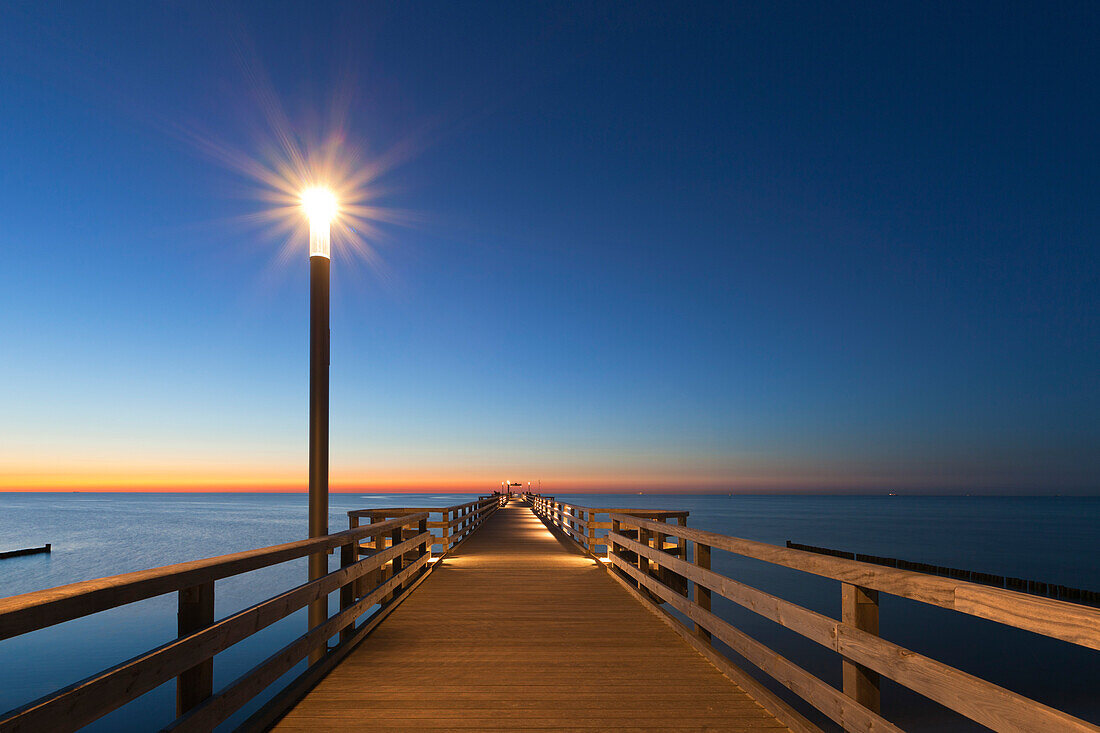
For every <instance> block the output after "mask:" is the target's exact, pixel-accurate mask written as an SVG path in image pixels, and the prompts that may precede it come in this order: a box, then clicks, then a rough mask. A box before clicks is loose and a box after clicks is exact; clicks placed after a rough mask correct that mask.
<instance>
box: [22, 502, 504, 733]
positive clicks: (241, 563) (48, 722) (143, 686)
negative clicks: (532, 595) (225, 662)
mask: <svg viewBox="0 0 1100 733" xmlns="http://www.w3.org/2000/svg"><path fill="white" fill-rule="evenodd" d="M501 504H502V501H501V500H500V499H499V498H497V497H489V498H487V499H479V500H478V501H476V502H471V503H469V504H464V505H461V506H460V507H443V508H426V509H421V510H416V509H414V510H404V509H400V510H389V509H382V510H365V511H368V512H383V513H386V512H389V513H391V514H394V515H395V516H393V517H392V518H388V519H379V520H377V521H375V520H374V518H373V517H372V521H371V523H370V524H367V525H364V526H353V527H351V528H350V529H347V530H345V531H342V532H336V533H333V534H330V535H327V536H324V537H317V538H313V539H307V540H299V541H297V542H288V543H285V544H281V545H274V546H271V547H264V548H260V549H256V550H247V551H244V552H237V553H233V554H230V555H222V556H219V557H211V558H206V559H202V560H195V561H192V562H185V563H179V564H176V565H167V566H164V567H159V568H151V569H149V570H141V571H137V572H132V573H125V574H122V575H115V576H111V577H106V578H98V579H95V580H89V581H83V582H80V583H72V584H69V585H64V586H59V587H57V588H50V589H47V590H41V591H35V592H32V593H24V594H22V595H17V596H11V597H8V598H0V640H2V639H7V638H11V637H14V636H19V635H22V634H26V633H30V632H33V631H36V630H39V629H42V628H46V627H49V626H54V625H56V624H60V623H64V622H66V621H70V620H73V619H78V618H81V617H84V616H88V615H91V614H95V613H99V612H102V611H106V610H109V609H112V608H117V607H120V606H125V605H127V604H130V603H135V602H137V601H141V600H145V599H148V598H153V597H156V596H161V595H164V594H167V593H173V592H174V593H178V594H179V599H178V604H179V610H178V619H179V621H178V637H177V638H176V639H174V640H172V641H170V642H168V643H166V644H163V645H161V646H159V647H156V648H155V649H152V650H149V651H148V652H145V653H143V654H140V655H138V656H136V657H134V658H132V659H129V660H127V661H124V662H122V663H120V664H117V665H115V666H113V667H110V668H108V669H105V670H103V671H101V672H98V673H96V674H94V675H92V676H90V677H87V678H85V679H83V680H80V681H79V682H76V683H74V684H71V685H68V686H67V687H63V688H61V689H59V690H57V691H55V692H53V693H51V694H49V695H46V696H44V697H42V698H40V699H38V700H35V701H33V702H30V703H28V704H26V705H23V706H21V707H18V708H16V709H14V710H10V711H8V712H7V713H4V714H3V715H0V733H17V732H22V731H34V732H37V731H44V730H49V731H70V730H77V729H78V728H81V727H83V726H85V725H87V724H89V723H91V722H93V721H95V720H97V719H99V718H101V717H102V716H104V715H106V714H107V713H109V712H111V711H113V710H116V709H117V708H120V707H122V706H123V705H125V704H126V703H128V702H130V701H132V700H134V699H135V698H137V697H139V696H141V695H143V694H145V693H146V692H148V691H150V690H152V689H154V688H156V687H158V686H159V685H161V684H163V683H165V682H169V681H171V680H172V679H173V678H175V679H176V719H175V720H174V721H173V722H171V724H170V725H169V726H168V727H167V728H166V730H172V731H185V730H186V731H205V730H210V729H212V728H213V727H215V726H216V725H218V724H220V723H222V722H223V721H225V720H226V719H227V718H229V717H230V716H231V715H233V714H234V713H236V712H237V711H238V710H240V709H241V708H242V707H243V706H244V705H246V704H247V703H248V702H249V701H250V700H252V699H253V698H255V697H256V696H257V695H258V694H260V693H261V692H263V691H264V690H266V689H267V688H268V687H269V686H270V685H271V684H272V683H274V682H275V681H277V680H278V679H279V678H280V677H282V676H283V675H284V674H286V673H287V672H288V671H290V670H291V669H293V668H294V666H295V665H297V664H298V663H299V662H301V661H302V660H303V659H306V658H307V657H309V656H310V655H311V653H314V654H316V653H319V654H320V657H319V659H317V660H316V661H314V659H313V658H311V660H310V661H311V663H310V666H309V667H308V668H307V669H306V670H305V672H303V673H302V674H301V675H300V676H299V677H297V678H296V679H295V680H294V681H292V682H291V683H290V684H288V685H287V686H286V687H285V688H284V689H283V690H281V691H280V692H279V693H278V694H276V695H275V697H274V698H272V699H271V700H270V701H268V702H267V703H266V704H265V705H264V706H262V707H261V708H260V709H259V710H258V711H256V712H255V713H254V714H253V715H251V716H250V717H249V718H248V720H246V721H245V722H244V723H243V724H242V725H241V726H240V728H241V729H244V730H258V729H263V728H265V727H266V726H267V725H269V724H270V723H272V722H273V721H274V720H276V719H277V718H278V717H279V715H281V714H282V712H283V711H284V710H285V709H286V708H287V707H288V706H289V705H291V704H293V702H294V701H295V700H296V699H297V697H298V696H300V695H301V694H302V693H304V692H305V691H306V690H307V689H308V688H309V686H310V685H312V684H313V683H315V682H316V680H317V679H319V677H320V676H321V675H323V674H324V673H325V672H327V671H328V670H329V669H331V668H332V667H333V666H335V664H336V662H338V661H339V660H340V659H342V658H343V657H344V656H345V655H346V654H347V652H348V651H350V650H351V648H352V647H354V646H355V645H356V644H358V643H359V641H361V640H362V639H363V637H364V636H365V635H366V634H367V633H369V632H370V631H371V630H372V629H373V628H374V627H375V626H377V624H378V623H379V622H380V621H381V620H382V619H383V618H384V617H385V616H386V615H388V614H389V612H390V611H392V610H393V608H394V607H396V605H397V604H398V603H399V602H400V601H401V600H403V599H404V598H405V597H406V596H407V595H408V594H409V593H410V592H412V590H413V589H414V588H415V587H416V586H418V585H419V584H420V583H421V582H422V581H423V580H424V578H425V577H426V576H427V574H428V572H430V570H431V568H432V564H431V560H432V559H433V557H432V552H431V546H432V543H433V541H435V540H436V539H437V538H436V537H435V536H433V535H432V533H431V532H430V531H429V528H428V524H429V522H428V518H429V515H430V514H431V513H433V512H443V513H444V514H455V515H456V516H462V517H464V518H465V519H464V520H463V523H462V525H461V527H462V534H461V535H460V537H461V538H463V539H464V538H465V537H468V536H469V534H470V533H471V532H473V531H474V530H475V529H476V528H477V527H479V526H480V525H481V524H482V522H484V520H485V519H486V518H487V517H488V516H489V515H491V514H492V513H493V511H495V510H496V508H497V507H499V506H500V505H501ZM452 537H459V535H457V534H455V535H452ZM364 541H366V542H367V543H368V545H369V546H368V547H366V548H364V546H363V545H362V544H361V543H363V542H364ZM458 541H461V540H460V539H454V541H452V542H451V543H450V544H449V546H448V547H446V548H445V550H444V554H445V553H446V552H447V551H448V550H449V549H451V548H453V547H454V546H455V545H456V544H457V542H458ZM336 548H339V549H340V567H339V568H338V569H336V570H334V571H332V572H329V573H328V574H326V575H324V576H322V577H320V578H318V579H316V580H312V581H309V582H307V583H304V584H302V585H299V586H296V587H294V588H291V589H289V590H287V591H285V592H283V593H280V594H278V595H276V596H274V597H272V598H268V599H267V600H264V601H262V602H260V603H257V604H255V605H253V606H251V607H250V608H247V609H244V610H242V611H239V612H237V613H234V614H231V615H229V616H227V617H225V618H222V619H220V620H217V619H216V618H215V613H214V584H215V581H218V580H222V579H224V578H229V577H232V576H237V575H240V574H242V573H247V572H250V571H253V570H259V569H261V568H266V567H270V566H273V565H278V564H280V563H284V562H287V561H290V560H295V559H298V558H302V557H306V556H308V555H313V554H317V553H327V552H329V551H332V550H335V549H336ZM337 591H339V594H340V595H339V601H340V602H339V610H338V612H337V613H336V614H335V615H332V616H330V617H328V618H327V619H326V620H325V621H323V622H322V623H321V624H319V625H317V626H315V627H313V628H310V629H308V630H307V632H306V633H305V634H303V635H301V636H299V637H298V638H296V639H294V640H293V641H292V642H290V643H289V644H287V645H286V646H284V647H283V648H281V649H279V650H278V651H276V652H275V653H274V654H272V655H270V656H268V657H267V658H266V659H264V660H263V661H262V662H260V663H259V664H258V665H257V666H255V667H253V668H252V669H251V670H249V671H248V672H246V673H245V674H244V675H242V676H240V677H239V678H237V679H236V680H233V681H232V682H230V683H229V684H228V685H226V686H225V687H223V688H222V689H220V690H219V691H217V692H216V693H215V691H214V689H213V680H214V675H213V670H214V657H215V655H217V654H218V653H219V652H222V651H224V650H226V649H228V648H229V647H231V646H233V645H234V644H237V643H238V642H240V641H242V640H244V639H246V638H248V637H249V636H251V635H253V634H255V633H257V632H258V631H260V630H262V629H264V628H267V627H269V626H271V625H272V624H274V623H276V622H277V621H280V620H281V619H284V618H286V617H287V616H289V615H290V614H292V613H294V612H295V611H297V610H299V609H302V608H305V607H306V606H308V605H309V604H310V603H313V602H316V601H325V603H326V604H327V599H328V598H329V595H330V594H331V593H334V592H337ZM375 606H377V608H376V609H375V610H374V611H373V612H371V609H372V608H374V607H375ZM367 613H370V615H369V616H367V617H366V618H364V619H362V620H361V621H358V619H360V617H362V616H364V614H367ZM336 636H338V638H339V643H338V644H337V645H336V646H335V647H333V648H331V649H330V648H329V647H328V642H329V640H330V639H331V638H333V637H336Z"/></svg>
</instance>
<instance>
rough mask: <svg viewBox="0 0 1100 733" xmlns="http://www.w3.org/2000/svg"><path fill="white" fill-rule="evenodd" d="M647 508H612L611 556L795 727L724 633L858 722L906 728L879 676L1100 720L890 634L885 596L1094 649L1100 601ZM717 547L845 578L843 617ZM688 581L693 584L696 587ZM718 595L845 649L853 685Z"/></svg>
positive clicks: (551, 509)
mask: <svg viewBox="0 0 1100 733" xmlns="http://www.w3.org/2000/svg"><path fill="white" fill-rule="evenodd" d="M533 503H535V504H536V506H539V507H540V509H539V511H540V512H542V513H543V516H547V517H554V518H555V523H557V522H562V521H564V522H566V523H568V522H570V521H571V516H572V513H571V512H572V509H568V508H563V507H564V505H558V506H557V507H555V506H554V503H553V502H552V501H551V502H549V503H547V502H546V501H545V500H538V499H533ZM563 513H564V514H563ZM639 514H640V512H636V511H629V512H627V511H619V512H612V513H611V514H610V520H611V524H612V527H611V530H610V532H609V533H608V535H607V538H606V540H605V541H606V542H609V543H610V552H609V555H608V557H607V558H606V559H605V562H606V565H605V567H607V569H608V570H609V572H611V574H612V576H613V577H615V578H616V579H618V580H619V582H621V583H623V584H624V585H625V586H627V587H628V588H630V589H631V590H633V591H635V592H638V597H639V598H640V599H642V600H644V601H648V602H650V607H651V610H653V611H654V612H655V613H657V614H658V615H660V616H661V617H662V618H663V620H665V621H666V623H668V624H669V625H670V626H672V627H673V628H675V629H677V631H679V632H680V634H681V636H683V637H684V639H685V640H687V641H688V642H689V643H691V644H692V645H693V646H695V647H696V649H698V650H699V651H700V652H701V653H703V655H704V656H706V657H707V658H708V659H710V660H711V661H712V662H714V663H715V664H716V665H718V666H719V667H720V668H721V669H722V670H723V671H724V672H726V674H727V675H728V676H730V677H731V678H733V679H734V680H735V681H738V682H739V683H743V686H744V687H746V688H747V690H748V691H750V694H753V695H754V696H757V698H758V699H759V700H761V702H762V703H764V704H765V705H766V706H767V703H768V702H769V696H770V702H772V703H774V708H775V709H773V712H775V713H777V714H779V717H780V718H781V719H782V720H783V722H784V723H786V724H787V725H789V726H790V727H791V728H792V729H794V730H798V731H812V730H818V729H817V727H816V726H814V725H813V724H811V723H810V722H809V721H808V720H806V719H805V718H804V717H802V716H801V715H800V714H798V713H797V712H796V711H794V709H793V708H791V707H790V706H789V705H787V704H786V703H785V702H783V701H782V700H780V699H779V698H778V697H776V696H774V695H771V694H770V693H768V692H766V690H764V688H762V686H760V685H759V684H758V683H756V682H755V680H753V678H751V677H750V676H749V675H747V674H746V673H745V672H743V671H742V670H740V669H739V668H737V667H736V666H734V665H733V664H732V663H730V662H729V660H727V659H726V658H725V657H724V655H721V654H720V653H719V652H718V650H717V649H716V648H715V647H714V646H713V642H714V640H718V641H721V642H722V643H723V644H725V645H726V646H728V647H729V648H730V649H732V650H733V651H734V652H736V653H737V654H738V655H740V656H741V657H743V658H744V659H746V660H748V661H749V662H751V663H752V664H754V665H755V666H756V667H758V668H759V669H760V670H762V671H763V672H765V673H766V674H768V675H770V676H771V677H773V678H774V679H776V680H777V681H778V682H780V683H781V684H783V685H784V686H786V687H787V688H788V689H790V690H792V691H793V692H794V693H796V694H797V695H798V696H800V697H801V698H803V699H804V700H806V701H807V702H808V703H810V704H811V705H812V706H813V707H814V708H816V709H817V710H819V711H821V712H822V713H824V714H825V715H827V716H828V717H829V718H831V719H832V720H834V721H835V722H837V723H838V724H840V725H841V726H842V727H843V728H844V729H845V730H848V731H864V732H871V731H874V732H878V731H899V730H900V729H899V728H898V727H897V726H895V725H894V724H893V723H891V722H889V721H888V720H886V719H884V718H883V717H882V716H881V715H880V712H881V711H880V704H879V676H880V675H882V676H885V677H889V678H890V679H892V680H894V681H895V682H898V683H899V684H901V685H904V686H905V687H908V688H909V689H911V690H914V691H916V692H918V693H920V694H922V695H924V696H925V697H927V698H929V699H932V700H934V701H936V702H938V703H940V704H941V705H944V706H946V707H948V708H950V709H952V710H955V711H957V712H959V713H961V714H962V715H965V716H966V717H968V718H970V719H971V720H974V721H976V722H978V723H980V724H982V725H984V726H986V727H988V728H991V729H993V730H995V731H1018V732H1020V733H1022V732H1023V731H1093V732H1095V731H1100V727H1098V726H1096V725H1093V724H1092V723H1089V722H1087V721H1084V720H1081V719H1079V718H1076V717H1074V716H1072V715H1069V714H1068V713H1065V712H1062V711H1059V710H1056V709H1054V708H1051V707H1049V706H1047V705H1044V704H1042V703H1039V702H1037V701H1035V700H1031V699H1029V698H1026V697H1024V696H1022V695H1019V694H1017V693H1014V692H1012V691H1010V690H1007V689H1005V688H1003V687H1000V686H998V685H995V684H993V683H991V682H987V681H985V680H982V679H979V678H977V677H974V676H972V675H969V674H967V673H965V672H962V671H960V670H958V669H955V668H954V667H951V666H949V665H947V664H944V663H941V662H938V661H936V660H934V659H930V658H928V657H926V656H924V655H921V654H918V653H916V652H914V651H911V650H909V649H905V648H903V647H901V646H898V645H897V644H894V643H891V642H889V641H887V640H885V639H883V638H881V637H880V636H879V635H878V625H879V618H878V615H879V614H878V610H879V606H878V597H879V593H888V594H892V595H896V596H900V597H902V598H908V599H911V600H914V601H919V602H922V603H927V604H931V605H934V606H940V607H942V608H946V609H950V610H953V611H957V612H959V613H964V614H969V615H972V616H977V617H979V618H983V619H989V620H992V621H997V622H999V623H1002V624H1005V625H1008V626H1012V627H1015V628H1019V629H1026V630H1028V631H1032V632H1034V633H1037V634H1042V635H1044V636H1048V637H1051V638H1055V639H1060V640H1062V641H1066V642H1069V643H1072V644H1077V645H1081V646H1084V647H1088V648H1091V649H1096V650H1100V609H1096V608H1091V607H1088V606H1081V605H1078V604H1074V603H1068V602H1065V601H1057V600H1053V599H1048V598H1041V597H1037V596H1032V595H1027V594H1024V593H1017V592H1015V591H1010V590H1004V589H999V588H992V587H988V586H983V585H978V584H976V583H969V582H965V581H960V580H956V579H950V578H943V577H939V576H934V575H926V574H923V573H917V572H912V571H908V570H899V569H896V568H890V567H883V566H879V565H872V564H869V563H863V562H857V561H854V560H847V559H843V558H837V557H830V556H825V555H819V554H815V553H811V552H804V551H801V550H792V549H787V548H785V547H779V546H776V545H769V544H765V543H763V542H755V541H752V540H745V539H739V538H737V537H729V536H726V535H721V534H716V533H714V532H704V531H701V530H698V529H689V528H688V527H686V526H683V525H682V524H680V523H678V524H670V523H668V522H663V521H653V520H652V519H648V518H642V517H640V516H639ZM558 526H561V525H560V524H559V525H558ZM563 529H564V527H563ZM565 531H566V532H567V533H569V530H565ZM570 536H574V535H572V534H570ZM666 538H675V540H676V542H675V543H669V542H667V541H666ZM582 544H583V543H582ZM689 544H690V547H687V545H689ZM673 548H675V551H673ZM714 550H722V551H726V552H730V553H733V554H735V555H739V556H742V557H748V558H753V559H755V560H761V561H764V562H768V563H772V564H775V565H780V566H783V567H787V568H793V569H795V570H800V571H803V572H806V573H812V574H814V575H818V576H821V577H825V578H831V579H833V580H836V581H838V582H839V583H840V596H841V604H842V606H841V607H842V611H841V618H840V619H839V620H837V619H834V618H830V617H828V616H825V615H822V614H820V613H816V612H814V611H811V610H809V609H806V608H803V607H801V606H798V605H796V604H794V603H791V602H789V601H785V600H783V599H782V598H779V597H777V596H774V595H771V594H769V593H765V592H763V591H760V590H757V589H756V588H753V587H751V586H748V585H745V584H744V583H740V582H738V581H736V580H734V579H732V578H728V577H726V576H724V575H720V574H718V573H716V572H714V571H713V570H711V553H712V551H714ZM669 577H678V578H681V579H682V582H681V583H671V584H670V583H669V582H668V581H667V578H669ZM689 581H690V585H691V592H690V594H688V593H687V592H686V587H687V585H688V582H689ZM677 586H679V587H677ZM639 591H640V592H639ZM712 594H718V595H720V596H722V597H724V598H727V599H729V600H730V601H733V602H734V603H736V604H739V605H741V606H743V607H745V608H747V609H749V610H751V611H754V612H755V613H757V614H759V615H761V616H763V617H764V618H767V619H769V620H771V621H773V622H775V623H777V624H779V625H780V626H783V627H784V628H787V629H790V630H792V631H795V632H797V633H799V634H801V635H802V636H805V637H806V638H808V639H811V640H812V641H815V642H817V643H818V644H821V645H823V646H825V647H827V648H829V649H831V650H833V651H835V652H837V653H838V654H839V655H840V657H841V662H842V667H843V675H842V680H843V690H838V689H837V688H835V687H833V686H832V685H830V684H828V683H826V682H825V681H823V680H821V679H819V678H817V677H815V676H814V675H812V674H810V673H809V672H807V671H806V670H804V669H803V668H801V667H799V666H798V665H796V664H794V663H793V662H791V661H789V660H787V659H785V658H784V657H782V656H780V655H779V654H778V653H776V652H774V651H772V650H771V649H769V648H768V647H766V646H765V645H763V644H761V643H760V642H759V641H757V640H755V639H753V638H752V637H750V636H748V635H747V634H745V633H744V632H742V631H741V630H739V629H737V628H736V627H734V626H733V625H731V624H730V623H728V622H727V621H725V620H723V619H722V618H719V617H718V616H717V615H715V614H714V613H712V611H711V597H712ZM654 599H659V600H660V601H661V602H665V603H667V604H668V605H669V606H670V607H672V608H674V609H676V610H677V611H679V612H680V613H681V614H683V616H685V617H686V618H688V619H690V620H691V622H692V624H693V628H688V627H687V626H686V625H684V624H683V623H681V622H680V621H679V620H678V619H677V618H676V617H675V616H673V615H672V614H670V613H668V612H667V611H665V610H664V609H662V608H659V607H658V606H657V605H656V604H654V603H652V601H653V600H654ZM761 698H763V699H761Z"/></svg>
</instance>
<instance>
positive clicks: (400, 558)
mask: <svg viewBox="0 0 1100 733" xmlns="http://www.w3.org/2000/svg"><path fill="white" fill-rule="evenodd" d="M404 529H405V525H401V526H400V527H395V528H394V530H393V531H392V532H390V541H391V542H392V543H393V544H394V545H400V544H401V542H402V541H403V540H402V539H401V536H402V535H403V534H405V533H404V531H403V530H404ZM404 560H405V557H404V553H401V552H399V553H397V554H396V555H394V556H393V560H392V561H391V563H390V567H391V570H390V577H391V578H393V577H395V576H396V575H397V574H398V573H400V572H401V568H403V567H405V562H404ZM399 595H401V584H400V583H398V584H397V585H395V586H394V587H393V592H392V593H390V594H388V595H387V596H386V602H387V603H389V602H392V601H394V600H396V599H397V597H398V596H399Z"/></svg>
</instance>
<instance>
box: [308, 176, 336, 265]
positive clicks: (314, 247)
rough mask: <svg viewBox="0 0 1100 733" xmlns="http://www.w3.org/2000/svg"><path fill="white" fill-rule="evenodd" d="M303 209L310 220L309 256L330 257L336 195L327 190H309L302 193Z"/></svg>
mask: <svg viewBox="0 0 1100 733" xmlns="http://www.w3.org/2000/svg"><path fill="white" fill-rule="evenodd" d="M302 209H303V210H304V211H305V213H306V218H308V219H309V256H310V257H329V256H330V255H329V250H330V240H329V225H330V224H331V223H332V220H333V218H334V217H335V216H336V212H337V209H338V207H337V204H336V194H334V193H333V192H332V191H330V190H329V189H327V188H320V187H318V188H307V189H306V190H305V191H303V192H302Z"/></svg>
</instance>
